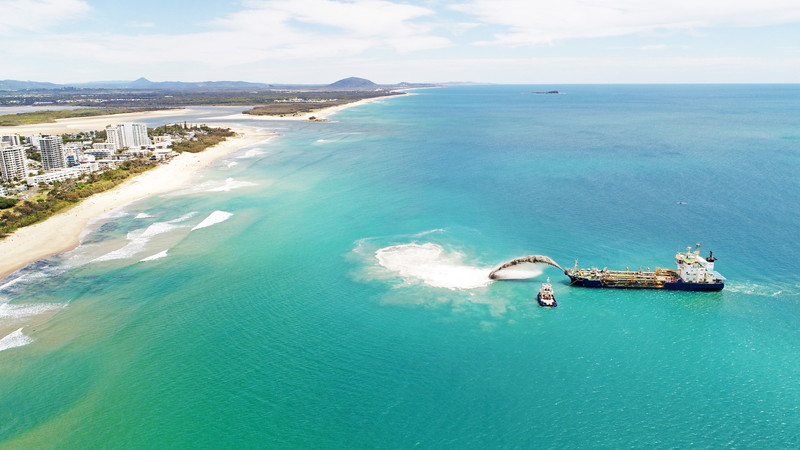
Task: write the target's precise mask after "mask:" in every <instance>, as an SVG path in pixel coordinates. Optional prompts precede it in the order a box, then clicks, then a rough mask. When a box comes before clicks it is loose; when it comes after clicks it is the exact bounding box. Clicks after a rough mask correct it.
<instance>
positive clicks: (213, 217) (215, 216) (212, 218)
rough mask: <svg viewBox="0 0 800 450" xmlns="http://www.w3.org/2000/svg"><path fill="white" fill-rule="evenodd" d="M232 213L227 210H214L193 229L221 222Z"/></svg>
mask: <svg viewBox="0 0 800 450" xmlns="http://www.w3.org/2000/svg"><path fill="white" fill-rule="evenodd" d="M232 215H233V214H232V213H229V212H225V211H214V212H212V213H211V214H209V215H208V217H206V218H205V219H203V221H202V222H200V223H199V224H198V225H197V226H196V227H194V228H192V231H194V230H199V229H200V228H205V227H210V226H211V225H215V224H218V223H220V222H224V221H226V220H228V219H230V217H231V216H232Z"/></svg>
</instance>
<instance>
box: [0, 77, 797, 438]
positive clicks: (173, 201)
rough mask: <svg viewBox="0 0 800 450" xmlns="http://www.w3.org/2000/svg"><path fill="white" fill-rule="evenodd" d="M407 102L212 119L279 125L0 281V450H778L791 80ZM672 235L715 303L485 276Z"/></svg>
mask: <svg viewBox="0 0 800 450" xmlns="http://www.w3.org/2000/svg"><path fill="white" fill-rule="evenodd" d="M551 89H558V90H559V91H562V92H565V94H564V95H549V96H537V95H530V92H531V91H539V90H551ZM415 93H416V95H413V96H406V97H403V98H392V99H388V100H385V101H383V102H380V103H377V102H376V103H371V104H367V105H363V106H359V107H356V108H352V109H349V110H345V111H343V112H340V113H338V114H336V115H334V116H333V118H335V119H336V122H335V123H304V122H269V123H264V122H246V121H245V122H238V123H240V124H245V125H246V124H254V125H256V126H259V127H264V128H270V129H274V128H277V129H279V132H280V133H281V134H282V135H283V136H281V137H279V138H276V139H272V140H269V141H266V142H263V143H261V144H259V145H257V146H251V147H248V148H244V149H241V150H239V151H237V152H236V153H234V154H231V155H229V156H228V157H226V158H225V159H223V160H220V161H218V162H217V163H216V164H215V165H214V166H212V167H211V168H209V169H208V170H206V171H204V172H202V173H201V174H200V177H199V178H198V179H197V180H196V182H195V184H194V186H193V187H191V188H189V189H185V190H183V191H180V192H176V193H171V194H167V195H162V196H158V197H154V198H150V199H146V200H144V201H141V202H138V203H135V204H133V205H131V206H128V207H126V208H124V209H123V210H120V211H116V212H115V213H114V214H110V215H109V216H108V218H106V219H104V221H103V222H102V223H101V224H100V225H99V228H97V229H96V230H95V231H93V232H92V233H90V234H89V235H88V236H87V239H86V240H85V241H84V243H83V244H82V245H81V246H80V247H79V248H78V249H76V250H74V251H72V252H69V253H67V254H64V255H60V256H58V257H55V258H51V259H48V260H45V261H41V262H38V263H36V264H34V265H32V266H31V267H29V268H27V269H25V270H23V271H21V272H18V273H17V274H15V275H12V276H11V277H9V278H8V279H6V280H3V281H2V282H0V285H2V288H0V303H3V304H2V305H0V339H3V341H0V342H6V339H8V342H13V343H15V344H16V343H23V344H25V345H19V346H16V345H15V346H13V347H8V348H6V349H3V350H2V351H0V448H26V447H27V448H118V447H125V448H153V447H158V448H186V447H191V448H227V447H235V448H263V447H270V448H373V447H381V448H408V447H414V446H419V447H424V448H481V449H483V448H578V447H591V448H619V447H623V446H625V447H634V448H644V447H647V448H650V447H656V448H686V447H690V446H691V447H694V448H719V447H723V446H725V447H736V448H784V447H791V446H794V445H796V443H797V442H798V440H799V439H800V429H798V427H797V425H796V424H797V423H798V422H800V417H798V416H799V414H798V406H797V405H800V385H799V384H798V380H800V364H799V363H800V357H799V356H798V353H797V348H798V344H800V342H799V339H798V334H797V330H798V329H800V315H799V314H798V312H800V296H798V294H800V280H799V279H798V276H797V273H798V272H799V271H798V269H799V268H800V267H798V266H799V265H800V264H798V260H800V254H799V253H800V246H798V245H797V244H798V231H797V228H796V224H797V223H798V222H800V220H798V219H800V217H798V216H799V215H800V210H798V207H797V205H798V200H800V186H799V185H798V179H797V177H796V175H795V174H796V173H797V170H798V168H800V167H798V166H800V161H799V160H798V155H800V131H798V130H800V114H798V113H800V95H798V94H800V87H797V86H793V85H791V86H780V85H770V86H544V87H543V86H479V87H456V88H448V89H429V90H421V91H415ZM192 114H193V115H192V116H191V118H190V119H189V121H196V122H198V123H200V122H202V118H203V117H204V115H205V117H214V116H219V115H220V113H219V111H218V110H215V109H214V108H208V109H202V110H199V111H195V112H193V113H192ZM160 120H165V119H160ZM169 120H172V119H169ZM153 125H160V123H153ZM233 163H236V164H233ZM679 202H682V204H679ZM696 242H700V243H701V244H702V245H701V250H702V252H703V253H704V254H706V252H707V251H708V250H713V251H714V255H715V256H716V257H717V258H718V259H719V260H718V261H717V269H718V270H719V271H720V272H721V273H722V274H723V275H725V276H726V277H727V278H728V285H727V286H726V289H725V290H724V291H722V292H719V293H684V292H639V291H613V290H590V289H581V288H575V287H568V286H567V285H568V279H567V278H566V277H565V276H564V275H563V274H562V273H560V272H559V271H558V270H557V269H554V268H552V267H549V266H538V265H535V266H534V265H530V266H527V267H525V266H522V267H519V268H515V269H514V270H516V271H517V272H516V273H514V274H513V276H511V278H516V279H514V280H503V281H493V282H490V280H488V278H486V277H485V276H486V275H488V272H489V271H490V270H491V269H492V268H493V267H494V266H495V265H497V264H499V263H501V262H504V261H506V260H509V259H511V258H513V257H517V256H522V255H527V254H543V255H548V256H550V257H552V258H553V259H554V260H555V261H557V262H558V263H559V264H561V265H562V266H564V267H571V266H572V265H574V264H575V263H574V259H575V258H579V261H578V264H579V265H580V266H582V267H585V266H597V267H601V268H602V267H609V268H624V267H626V266H629V267H630V268H632V269H634V268H638V267H642V268H647V267H649V268H651V269H653V270H655V267H656V266H658V267H672V266H673V264H674V259H673V256H674V253H675V252H677V251H679V250H683V249H685V248H686V247H687V246H689V245H694V244H695V243H696ZM548 277H550V279H551V281H552V282H553V284H554V288H555V290H556V298H557V300H558V304H559V307H558V308H555V309H543V308H540V307H538V305H536V303H535V294H536V292H537V290H538V288H539V286H540V284H541V283H542V282H544V281H545V280H546V279H547V278H548ZM20 329H21V331H19V330H20ZM8 336H11V337H10V338H9V337H8ZM0 348H2V347H1V346H0Z"/></svg>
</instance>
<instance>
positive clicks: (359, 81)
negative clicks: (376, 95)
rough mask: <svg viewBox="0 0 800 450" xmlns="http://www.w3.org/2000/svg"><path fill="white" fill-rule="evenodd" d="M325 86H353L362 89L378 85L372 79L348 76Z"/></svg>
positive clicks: (345, 87)
mask: <svg viewBox="0 0 800 450" xmlns="http://www.w3.org/2000/svg"><path fill="white" fill-rule="evenodd" d="M325 87H328V88H334V89H353V88H359V89H363V88H376V87H378V85H377V84H375V83H373V82H372V81H369V80H365V79H364V78H356V77H350V78H345V79H343V80H339V81H337V82H335V83H331V84H329V85H327V86H325Z"/></svg>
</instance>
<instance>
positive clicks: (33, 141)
mask: <svg viewBox="0 0 800 450" xmlns="http://www.w3.org/2000/svg"><path fill="white" fill-rule="evenodd" d="M41 139H42V135H40V134H31V135H28V136H25V143H26V144H30V145H32V146H33V148H35V149H36V150H39V140H41Z"/></svg>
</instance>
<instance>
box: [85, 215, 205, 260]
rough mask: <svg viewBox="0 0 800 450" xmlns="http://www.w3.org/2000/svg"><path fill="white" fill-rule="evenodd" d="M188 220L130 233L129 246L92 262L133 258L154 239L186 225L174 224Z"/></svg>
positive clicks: (159, 223)
mask: <svg viewBox="0 0 800 450" xmlns="http://www.w3.org/2000/svg"><path fill="white" fill-rule="evenodd" d="M192 215H194V214H192ZM187 216H188V214H187ZM184 217H185V216H184ZM189 217H191V216H189ZM186 219H188V217H186V218H183V217H181V218H178V219H175V220H173V221H170V222H172V223H169V222H156V223H154V224H152V225H150V226H149V227H147V229H145V230H136V231H131V232H130V233H128V240H129V241H130V242H129V243H128V245H126V246H124V247H122V248H120V249H118V250H114V251H113V252H110V253H106V254H105V255H103V256H100V257H98V258H95V259H93V260H92V261H91V262H102V261H113V260H116V259H126V258H130V257H131V256H133V255H135V254H137V253H139V252H141V251H142V250H144V246H145V245H146V244H147V243H148V242H149V241H150V239H152V238H153V237H155V236H157V235H159V234H164V233H168V232H170V231H172V230H175V229H177V228H182V227H184V226H185V225H175V224H174V223H175V222H178V221H183V220H186Z"/></svg>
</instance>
